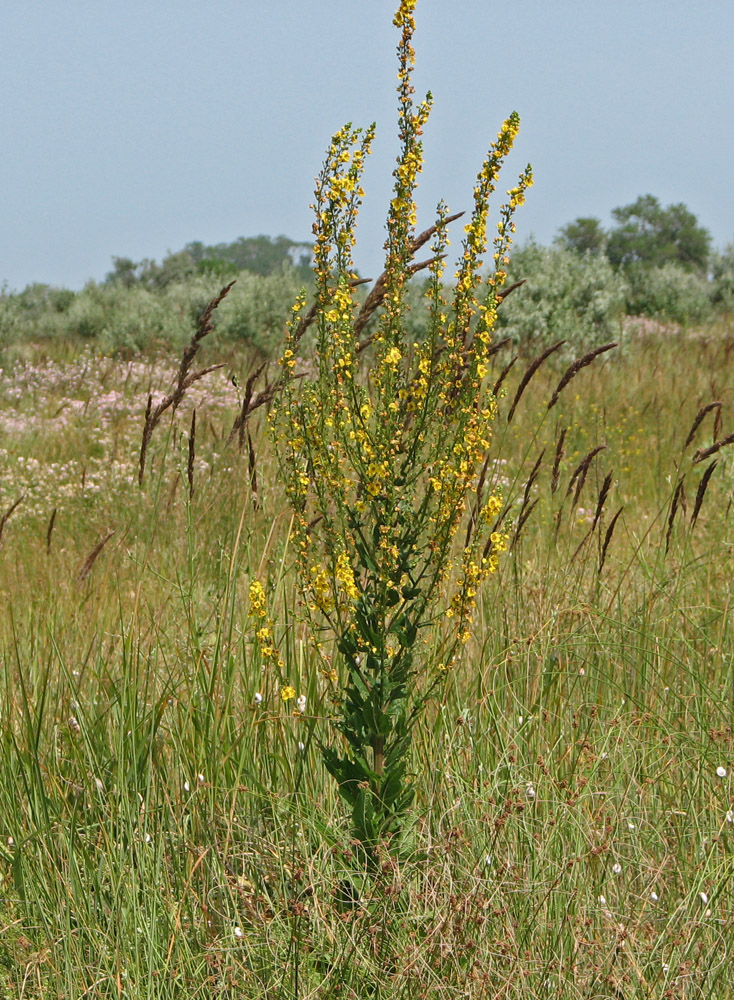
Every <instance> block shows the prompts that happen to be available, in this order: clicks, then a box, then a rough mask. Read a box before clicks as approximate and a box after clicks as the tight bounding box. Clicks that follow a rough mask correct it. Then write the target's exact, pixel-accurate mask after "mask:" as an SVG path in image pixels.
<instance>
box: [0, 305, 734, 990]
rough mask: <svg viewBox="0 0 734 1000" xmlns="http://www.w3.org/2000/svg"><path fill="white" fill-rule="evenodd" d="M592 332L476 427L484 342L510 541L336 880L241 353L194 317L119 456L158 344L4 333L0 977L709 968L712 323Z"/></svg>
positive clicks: (627, 985) (733, 720)
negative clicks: (486, 404)
mask: <svg viewBox="0 0 734 1000" xmlns="http://www.w3.org/2000/svg"><path fill="white" fill-rule="evenodd" d="M520 294H521V293H520ZM620 340H621V343H620V346H619V347H618V348H616V349H615V350H613V351H610V352H608V353H606V354H604V355H603V356H600V357H598V358H596V360H594V362H593V363H592V364H590V365H589V366H588V367H585V368H584V369H583V370H581V371H579V372H578V373H577V374H576V375H575V376H574V377H573V379H572V380H571V381H570V383H569V384H568V385H567V386H566V387H565V388H564V389H563V391H562V393H561V395H560V398H559V400H558V402H557V403H556V405H555V406H554V407H553V408H552V409H550V410H549V409H548V408H547V403H548V401H549V399H550V398H551V396H552V394H553V390H554V389H555V387H556V386H557V384H558V382H559V380H560V378H561V376H562V374H563V372H564V370H566V368H567V365H568V358H562V359H556V357H550V358H548V360H547V361H545V362H544V363H543V364H542V365H540V367H539V368H538V369H537V371H536V372H535V374H534V375H533V377H532V378H531V379H530V381H529V382H528V383H527V385H526V387H525V388H524V391H523V392H522V395H521V397H520V398H519V400H518V401H517V406H516V409H515V412H514V415H513V417H512V420H511V421H509V422H508V419H507V418H508V414H509V412H510V407H511V405H512V403H513V400H514V399H515V397H516V395H517V392H518V389H519V387H520V385H521V380H522V379H523V376H524V375H525V373H526V372H527V370H528V365H529V363H530V361H531V360H532V355H530V356H529V357H524V358H521V359H520V360H518V361H517V362H516V363H515V364H514V366H513V367H512V368H511V369H510V370H509V372H507V374H506V377H505V379H504V382H503V384H502V388H501V390H500V396H501V397H502V399H501V401H500V411H499V417H498V419H497V421H496V422H495V424H494V425H493V444H492V456H493V464H492V465H491V470H490V475H491V476H493V477H494V480H495V483H496V486H497V488H498V489H499V490H500V491H501V493H502V496H503V498H504V500H505V503H506V505H507V509H508V514H507V522H506V523H507V524H508V525H509V526H510V547H509V551H508V552H507V553H505V554H504V555H503V556H502V558H501V560H500V566H499V570H498V572H497V573H496V574H494V575H493V576H491V577H490V578H489V579H488V581H487V583H486V584H485V585H484V587H483V589H482V591H481V594H480V597H479V605H478V609H477V614H476V617H475V622H474V626H473V629H472V635H471V638H470V640H469V642H468V643H467V644H466V646H465V647H464V649H463V652H462V655H461V656H460V657H458V658H457V659H456V662H455V663H453V664H451V665H450V667H449V669H447V670H446V671H445V672H444V675H443V677H442V680H441V683H440V684H439V686H438V687H437V688H435V689H434V690H433V691H432V693H431V696H430V699H429V702H428V705H427V708H426V711H425V714H424V715H423V717H422V719H421V720H420V722H419V724H418V725H417V726H416V728H415V730H414V745H413V752H412V756H411V758H410V765H409V781H410V784H411V785H412V787H413V788H414V791H415V799H414V804H413V807H412V810H411V814H410V821H409V830H408V832H407V839H406V844H407V848H406V849H405V850H403V851H402V852H400V853H399V854H398V853H396V852H393V851H392V850H391V846H390V844H389V843H385V844H383V845H382V847H381V848H380V851H379V867H378V870H377V871H375V872H372V873H370V874H369V875H367V874H360V871H359V865H358V864H355V856H354V848H355V845H354V844H353V843H351V841H350V837H351V835H350V825H349V820H348V816H347V815H346V813H345V810H344V807H343V804H342V803H341V802H340V800H339V798H338V796H337V793H336V786H335V783H334V781H333V779H332V778H331V777H330V776H329V775H328V774H327V773H326V770H325V768H324V765H323V762H322V759H321V755H320V753H319V749H318V747H319V743H320V740H321V739H325V738H327V736H328V738H333V735H331V734H333V719H334V715H335V711H336V706H337V705H338V702H339V691H340V684H341V682H342V678H343V671H344V663H343V658H342V657H341V654H340V653H339V652H338V650H337V649H336V648H334V647H333V646H330V647H327V648H326V649H325V650H323V651H322V655H320V656H316V655H315V652H314V649H313V646H312V644H311V643H310V642H309V638H308V632H307V629H306V628H305V626H304V624H303V616H302V614H301V611H300V609H299V597H298V590H297V587H296V582H295V566H294V564H295V555H294V551H293V544H292V538H291V532H292V515H291V513H290V510H289V508H288V506H287V504H286V503H285V500H284V495H283V487H282V485H281V482H280V479H279V474H278V467H277V463H276V460H275V457H274V455H273V450H272V444H271V440H270V437H269V435H268V433H267V429H266V421H265V408H264V407H263V408H262V409H260V410H258V411H257V413H256V414H255V415H254V416H253V418H252V419H251V421H250V424H249V427H250V432H251V435H252V439H251V447H250V445H249V444H248V442H247V441H245V442H244V447H240V443H239V441H238V439H237V436H236V435H235V438H234V439H233V440H230V431H231V428H232V425H233V423H234V421H235V419H236V417H237V414H238V412H239V409H240V406H241V403H242V397H243V393H244V391H245V389H244V388H243V387H245V386H246V384H247V379H248V375H249V374H250V373H251V372H252V371H254V369H255V367H256V365H258V364H259V363H260V360H261V359H260V358H259V357H256V356H255V355H254V354H252V353H248V352H247V351H244V350H243V351H237V350H236V349H235V348H234V347H232V345H226V346H223V345H222V344H218V343H217V342H216V341H212V343H211V344H209V342H206V341H205V342H204V343H203V345H202V349H201V359H202V363H203V365H205V366H208V365H216V364H223V366H224V367H222V368H219V369H217V370H214V371H212V372H210V373H209V374H207V375H206V376H205V377H203V378H202V379H200V380H199V381H198V382H196V384H195V385H193V386H192V387H191V388H190V389H189V390H188V392H187V393H186V395H185V398H184V399H183V402H182V403H181V405H180V406H179V407H178V409H177V411H176V412H175V414H173V415H171V412H170V410H169V411H167V412H166V413H165V414H164V416H163V417H162V419H161V422H160V423H159V425H158V426H157V428H156V429H155V431H154V433H153V435H152V437H151V440H150V444H149V447H148V454H147V464H146V471H145V476H144V479H143V483H142V486H139V485H138V460H139V451H140V443H141V433H142V429H143V424H144V418H145V413H146V406H147V405H148V403H147V401H148V397H149V394H150V395H152V397H153V405H155V402H156V401H158V400H159V399H160V398H162V397H163V396H164V395H165V393H167V392H170V391H171V387H172V385H173V381H174V376H175V372H176V370H177V368H178V364H179V360H178V358H177V357H176V356H175V355H173V354H165V355H159V354H157V353H155V354H154V353H148V354H145V353H143V354H136V355H135V356H134V357H133V359H131V360H125V359H123V358H121V357H112V356H111V357H106V356H104V355H103V354H101V353H98V352H97V351H95V349H94V347H93V346H90V345H86V346H84V345H76V346H75V345H74V343H73V342H71V341H68V342H65V344H55V345H54V344H53V343H49V342H47V343H45V344H44V345H43V346H39V345H35V346H34V345H33V344H26V345H25V346H24V348H23V350H22V351H20V350H18V351H14V352H9V351H7V352H5V355H3V356H2V357H1V358H0V368H2V369H3V370H2V373H1V377H0V995H1V996H2V997H8V998H16V1000H21V998H23V1000H30V998H51V997H59V998H61V997H63V998H81V997H104V998H107V997H109V998H113V997H114V998H122V997H125V998H128V997H129V998H144V997H145V998H156V1000H169V998H174V997H175V998H179V997H180V998H184V997H186V998H202V1000H203V998H209V997H223V998H224V997H230V998H235V997H246V998H259V997H262V998H265V997H268V998H270V997H278V998H280V997H283V998H286V997H288V998H291V997H292V998H299V1000H300V998H306V997H320V998H322V997H323V998H327V997H328V998H330V997H342V998H355V1000H356V998H360V1000H361V998H364V997H381V998H405V1000H409V998H410V1000H413V998H423V997H425V998H429V997H430V998H434V997H435V998H438V997H447V998H448V997H450V998H452V1000H454V998H458V997H467V998H469V997H472V998H474V997H477V998H479V997H502V998H508V1000H510V998H513V1000H514V998H517V1000H520V998H523V1000H527V998H564V1000H566V998H568V1000H576V998H579V1000H581V998H584V1000H592V998H594V1000H602V998H610V1000H621V998H643V997H644V998H661V1000H662V998H668V997H670V998H694V997H696V998H699V997H702V998H721V1000H724V998H729V997H731V996H732V994H734V972H733V971H732V965H731V959H730V947H731V941H732V933H733V931H734V899H733V897H732V888H733V882H732V876H733V875H734V786H733V784H732V782H733V780H734V634H733V631H732V616H731V608H730V602H731V578H732V570H733V568H734V559H733V551H732V546H733V544H734V535H733V533H732V531H733V526H734V512H733V511H732V497H733V495H734V464H733V461H732V459H733V457H734V449H732V448H731V447H723V448H721V449H720V450H718V451H716V452H714V453H712V454H711V456H710V457H704V458H703V459H702V460H698V461H694V459H695V458H697V457H699V456H700V453H701V452H702V451H704V450H706V449H708V448H709V447H710V446H711V445H712V444H713V443H714V442H715V441H720V440H722V439H724V438H726V437H727V435H730V434H731V432H732V422H733V418H732V412H733V410H732V371H733V370H734V369H733V367H732V358H733V356H734V354H733V352H734V331H733V330H732V327H731V325H730V323H729V322H728V321H724V320H718V321H716V322H712V323H710V324H708V325H706V326H703V327H699V328H695V329H693V328H692V329H688V330H677V331H673V332H671V331H669V330H666V331H663V332H661V331H660V330H659V329H658V328H656V326H655V324H647V326H645V325H644V324H643V326H640V325H639V324H638V325H637V326H636V327H634V328H630V329H629V330H628V331H627V332H626V333H625V334H624V335H622V336H621V338H620ZM508 350H509V348H505V349H503V350H501V351H499V352H498V353H497V354H495V355H494V356H493V361H494V364H495V369H496V375H499V373H500V372H502V371H503V369H504V368H505V366H506V365H507V364H508V362H509V361H510V359H511V357H512V355H510V354H508V353H507V351H508ZM232 376H234V379H233V378H232ZM712 402H715V403H717V404H720V405H716V406H714V407H712V408H710V409H708V410H705V409H704V408H705V407H707V405H708V404H709V403H712ZM194 409H195V411H196V421H195V433H194V435H192V432H191V431H192V414H193V411H194ZM702 410H704V412H703V415H702V416H701V411H702ZM698 417H700V420H698V423H697V425H696V422H697V419H698ZM564 430H565V436H564V437H563V438H562V442H561V445H560V447H559V440H560V436H561V433H562V432H563V431H564ZM691 432H692V433H691ZM192 437H193V441H192ZM597 448H599V449H601V450H598V451H596V453H594V452H595V449H597ZM697 452H698V455H697ZM589 455H591V456H592V457H591V458H590V459H589V460H588V462H586V464H584V459H586V458H587V457H588V456H589ZM714 461H716V462H717V463H718V464H717V465H716V466H715V467H714V469H713V471H712V472H710V473H707V470H708V469H709V468H710V466H711V463H712V462H714ZM681 482H682V484H683V485H682V487H681V486H679V484H680V483H681ZM18 501H20V502H18ZM16 504H17V505H16ZM253 580H260V581H262V582H263V585H264V586H265V589H266V593H267V595H268V610H269V613H270V615H271V616H272V618H273V621H274V623H275V633H276V639H277V641H278V644H279V648H280V650H281V655H282V656H283V659H284V666H283V668H282V675H281V676H278V675H277V674H276V673H274V672H273V669H272V666H271V665H267V664H263V661H262V653H261V649H260V647H259V645H258V643H257V642H256V641H255V637H254V635H253V624H252V620H251V618H250V617H249V607H248V597H247V595H248V587H249V585H250V583H251V582H252V581H253ZM426 655H428V654H426ZM283 682H287V683H288V685H289V686H292V688H293V689H294V692H295V693H296V695H297V696H298V698H299V701H298V705H299V707H300V708H301V709H302V710H301V711H299V710H295V711H294V707H295V705H296V699H295V698H294V699H292V700H288V701H284V700H283V698H282V697H281V694H282V692H281V685H282V683H283ZM417 683H418V684H419V685H420V683H421V676H420V655H418V663H417Z"/></svg>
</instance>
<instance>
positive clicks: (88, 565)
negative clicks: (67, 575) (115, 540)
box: [77, 528, 115, 583]
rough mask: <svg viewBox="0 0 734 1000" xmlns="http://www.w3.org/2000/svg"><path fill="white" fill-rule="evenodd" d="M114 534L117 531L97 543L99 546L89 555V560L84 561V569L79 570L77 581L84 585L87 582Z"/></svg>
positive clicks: (110, 532)
mask: <svg viewBox="0 0 734 1000" xmlns="http://www.w3.org/2000/svg"><path fill="white" fill-rule="evenodd" d="M114 533H115V529H114V528H113V529H112V531H109V532H108V533H107V534H106V535H105V536H104V538H102V539H101V541H99V542H97V544H96V545H95V546H94V548H93V549H92V551H91V552H90V553H89V555H88V556H87V558H86V559H85V560H84V563H83V565H82V568H81V569H80V570H79V575H78V577H77V580H78V582H79V583H83V582H84V581H85V580H86V578H87V577H88V576H89V574H90V573H91V572H92V566H94V563H95V561H96V559H97V556H98V555H99V554H100V552H101V551H102V549H103V548H104V547H105V545H106V544H107V542H109V540H110V538H112V536H113V535H114Z"/></svg>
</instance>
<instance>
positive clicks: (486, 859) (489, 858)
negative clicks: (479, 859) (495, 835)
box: [484, 854, 492, 868]
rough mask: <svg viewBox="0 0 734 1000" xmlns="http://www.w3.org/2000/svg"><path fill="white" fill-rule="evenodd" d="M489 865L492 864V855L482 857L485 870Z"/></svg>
mask: <svg viewBox="0 0 734 1000" xmlns="http://www.w3.org/2000/svg"><path fill="white" fill-rule="evenodd" d="M491 864H492V855H491V854H485V855H484V867H485V868H489V867H490V865H491Z"/></svg>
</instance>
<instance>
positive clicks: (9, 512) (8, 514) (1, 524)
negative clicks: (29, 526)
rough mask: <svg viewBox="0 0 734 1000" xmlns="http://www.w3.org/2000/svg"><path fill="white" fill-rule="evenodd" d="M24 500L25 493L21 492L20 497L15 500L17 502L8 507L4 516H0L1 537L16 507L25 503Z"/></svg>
mask: <svg viewBox="0 0 734 1000" xmlns="http://www.w3.org/2000/svg"><path fill="white" fill-rule="evenodd" d="M24 500H25V493H21V495H20V496H19V497H18V499H17V500H16V501H15V503H12V504H11V505H10V506H9V507H8V509H7V510H6V511H5V513H4V514H3V516H2V517H0V538H2V537H3V531H4V529H5V525H6V524H7V523H8V521H9V520H10V518H11V517H12V515H13V512H14V511H15V509H16V507H19V506H20V505H21V504H22V503H23V501H24Z"/></svg>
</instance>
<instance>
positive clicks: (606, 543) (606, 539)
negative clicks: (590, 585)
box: [597, 507, 624, 573]
mask: <svg viewBox="0 0 734 1000" xmlns="http://www.w3.org/2000/svg"><path fill="white" fill-rule="evenodd" d="M623 510H624V507H620V508H619V510H618V511H617V513H616V514H615V515H614V517H613V518H612V520H611V521H610V523H609V527H608V528H607V533H606V535H604V544H603V545H602V547H601V558H600V559H599V569H598V571H597V572H599V573H601V571H602V570H603V569H604V563H605V562H606V558H607V549H608V548H609V543H610V542H611V540H612V535H613V534H614V529H615V527H616V526H617V520H618V519H619V515H620V514H621V513H622V511H623Z"/></svg>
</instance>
